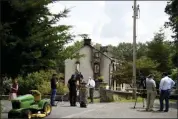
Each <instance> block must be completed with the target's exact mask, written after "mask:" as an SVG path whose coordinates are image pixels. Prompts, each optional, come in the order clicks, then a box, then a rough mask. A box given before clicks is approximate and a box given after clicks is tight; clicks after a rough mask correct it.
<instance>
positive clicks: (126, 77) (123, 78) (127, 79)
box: [113, 62, 132, 84]
mask: <svg viewBox="0 0 178 119" xmlns="http://www.w3.org/2000/svg"><path fill="white" fill-rule="evenodd" d="M113 79H115V80H118V81H117V82H118V83H119V84H122V83H131V82H132V63H131V62H123V63H122V64H121V66H120V67H118V70H117V71H114V72H113Z"/></svg>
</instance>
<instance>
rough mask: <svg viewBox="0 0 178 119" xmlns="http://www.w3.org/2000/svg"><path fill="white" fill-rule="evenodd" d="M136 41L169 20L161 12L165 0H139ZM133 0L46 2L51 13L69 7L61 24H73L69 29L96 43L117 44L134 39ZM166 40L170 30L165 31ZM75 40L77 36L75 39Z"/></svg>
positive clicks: (141, 39) (149, 34)
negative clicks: (84, 35)
mask: <svg viewBox="0 0 178 119" xmlns="http://www.w3.org/2000/svg"><path fill="white" fill-rule="evenodd" d="M137 3H138V4H139V5H140V19H138V20H137V42H146V41H150V40H151V39H152V38H153V36H154V33H155V32H157V31H158V30H159V28H160V27H163V25H164V22H165V21H168V16H167V15H166V14H165V12H164V8H165V6H166V1H138V2H137ZM132 5H133V1H60V2H55V3H54V4H50V5H49V9H50V10H51V12H53V13H58V12H60V11H61V10H62V9H64V8H65V7H66V8H72V9H71V12H70V13H69V17H68V18H66V19H63V20H62V21H60V24H67V25H72V26H73V29H72V31H71V32H74V33H75V34H89V36H90V38H91V39H92V41H93V42H95V43H101V44H102V45H109V44H112V45H117V44H118V43H120V42H132V40H133V18H132V16H133V10H132ZM165 33H166V36H167V39H168V40H171V37H170V36H171V34H172V32H171V31H170V30H169V29H167V30H165ZM76 40H78V38H76Z"/></svg>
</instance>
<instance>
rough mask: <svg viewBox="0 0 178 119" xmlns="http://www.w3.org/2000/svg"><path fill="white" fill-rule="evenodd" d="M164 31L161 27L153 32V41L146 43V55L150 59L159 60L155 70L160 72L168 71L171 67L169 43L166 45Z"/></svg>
mask: <svg viewBox="0 0 178 119" xmlns="http://www.w3.org/2000/svg"><path fill="white" fill-rule="evenodd" d="M164 35H165V34H164V32H163V30H162V29H160V31H159V32H158V33H156V34H155V36H154V39H153V41H151V42H149V43H147V44H148V52H147V56H148V57H149V58H151V59H152V60H154V61H156V62H159V65H158V66H157V68H156V69H157V70H158V71H160V72H166V71H169V70H170V68H171V62H170V61H171V60H170V54H171V52H170V45H168V44H167V43H166V42H165V41H164V40H165V36H164Z"/></svg>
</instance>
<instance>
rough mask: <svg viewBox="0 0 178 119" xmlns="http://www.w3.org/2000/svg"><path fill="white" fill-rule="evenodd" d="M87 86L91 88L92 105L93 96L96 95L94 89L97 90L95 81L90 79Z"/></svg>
mask: <svg viewBox="0 0 178 119" xmlns="http://www.w3.org/2000/svg"><path fill="white" fill-rule="evenodd" d="M87 86H88V87H89V94H90V100H91V102H90V103H93V94H94V88H95V81H94V80H93V79H92V78H91V77H89V80H88V83H87Z"/></svg>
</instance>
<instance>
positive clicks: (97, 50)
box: [76, 45, 114, 61]
mask: <svg viewBox="0 0 178 119" xmlns="http://www.w3.org/2000/svg"><path fill="white" fill-rule="evenodd" d="M85 46H89V47H90V48H92V49H94V50H96V51H98V52H99V53H100V54H102V55H103V56H105V57H106V58H108V59H110V60H111V61H114V60H113V58H111V57H109V56H107V55H106V54H104V53H103V52H101V51H100V50H98V49H96V48H95V47H93V46H92V45H83V46H82V47H81V48H79V49H78V50H77V51H76V52H78V51H79V50H80V49H82V48H83V47H85Z"/></svg>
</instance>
